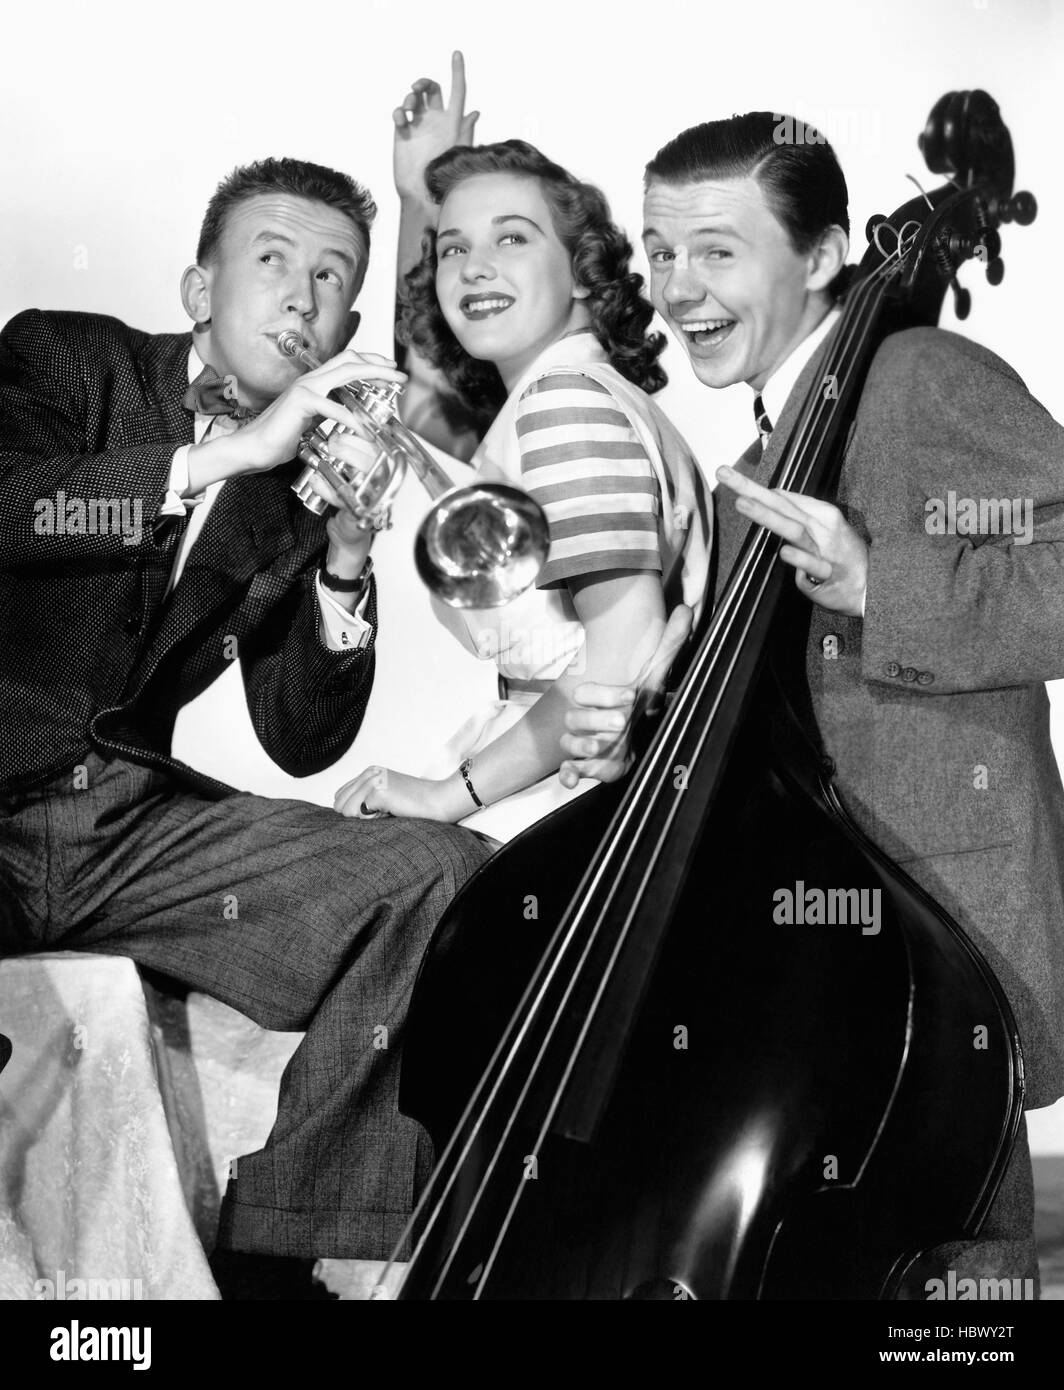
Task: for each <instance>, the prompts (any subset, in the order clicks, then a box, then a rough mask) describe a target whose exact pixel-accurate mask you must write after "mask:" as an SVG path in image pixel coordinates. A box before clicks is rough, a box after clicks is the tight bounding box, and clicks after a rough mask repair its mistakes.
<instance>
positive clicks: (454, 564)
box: [414, 483, 550, 608]
mask: <svg viewBox="0 0 1064 1390" xmlns="http://www.w3.org/2000/svg"><path fill="white" fill-rule="evenodd" d="M549 547H550V535H549V532H548V528H547V519H546V517H545V516H544V515H543V510H542V508H541V507H540V506H539V505H538V503H536V502H534V501H533V500H532V498H531V497H529V495H528V494H527V493H526V492H521V491H520V489H518V488H515V487H507V486H505V484H502V483H474V484H472V485H471V486H469V487H456V488H452V489H451V490H450V491H449V492H446V493H444V495H443V496H442V497H440V498H439V499H438V500H437V501H436V502H435V504H434V505H433V506H432V507H431V508H430V509H429V512H428V514H427V516H426V517H425V518H424V520H423V521H422V523H421V525H420V526H419V527H418V533H417V538H416V540H415V542H414V563H415V565H416V566H417V572H418V574H419V575H420V576H421V578H422V580H423V581H424V583H425V584H426V585H427V586H428V587H429V589H431V590H432V592H433V593H434V594H435V595H436V597H437V598H439V599H440V600H441V601H442V602H443V603H446V604H448V605H449V606H450V607H451V608H500V607H502V605H503V604H504V603H509V602H510V600H511V599H514V598H516V597H517V596H518V595H519V594H523V593H524V592H525V590H526V589H529V588H531V587H532V585H533V584H534V583H535V582H536V576H537V575H538V574H539V572H540V570H541V569H542V568H543V564H544V562H545V560H546V558H547V551H548V549H549Z"/></svg>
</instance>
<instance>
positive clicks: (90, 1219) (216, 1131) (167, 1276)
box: [0, 952, 300, 1299]
mask: <svg viewBox="0 0 1064 1390" xmlns="http://www.w3.org/2000/svg"><path fill="white" fill-rule="evenodd" d="M0 1032H2V1033H4V1034H6V1035H7V1036H8V1037H9V1038H10V1039H11V1042H12V1044H13V1052H12V1056H11V1060H10V1062H9V1063H8V1065H7V1067H6V1068H5V1070H4V1071H3V1072H2V1073H0V1299H27V1298H51V1297H60V1298H68V1299H70V1298H74V1299H78V1298H101V1297H110V1298H144V1299H216V1298H217V1297H218V1291H217V1288H216V1287H215V1284H214V1281H213V1280H212V1278H211V1274H210V1270H209V1268H208V1265H207V1257H206V1254H205V1250H209V1249H211V1248H212V1246H213V1243H214V1236H215V1231H216V1227H217V1218H218V1205H219V1201H220V1194H221V1192H223V1191H224V1189H225V1183H226V1179H227V1175H228V1171H229V1165H230V1162H231V1160H232V1159H233V1158H235V1157H237V1156H239V1155H240V1154H242V1153H251V1152H254V1151H255V1150H256V1149H258V1148H261V1146H262V1144H263V1142H264V1141H265V1139H266V1136H267V1135H268V1133H269V1130H270V1127H271V1126H272V1124H273V1120H274V1117H275V1115H276V1110H277V1093H278V1084H279V1081H280V1076H281V1072H282V1071H283V1069H284V1066H285V1063H286V1062H287V1060H288V1058H289V1057H290V1056H291V1054H292V1052H293V1051H294V1050H295V1048H296V1046H297V1045H298V1042H299V1038H300V1034H298V1033H268V1032H266V1031H264V1030H263V1029H261V1028H258V1027H256V1025H255V1024H253V1023H251V1021H250V1020H248V1019H246V1018H244V1017H243V1016H242V1015H241V1014H238V1013H236V1012H235V1011H234V1010H232V1009H229V1008H227V1007H226V1006H225V1005H224V1004H220V1003H218V1001H217V1000H213V999H209V998H207V997H206V996H205V995H198V994H194V993H193V994H190V995H189V996H188V999H187V1001H179V1000H175V999H172V998H170V997H168V996H163V995H161V994H158V993H156V991H154V990H153V989H151V988H150V986H148V985H146V984H145V983H144V982H142V980H141V978H140V975H139V973H138V971H137V968H136V966H135V965H134V963H133V962H132V961H131V960H128V959H126V958H124V957H121V956H92V955H83V954H80V953H73V952H58V953H55V954H50V955H36V956H23V957H19V958H17V959H11V960H5V961H3V962H0ZM90 1281H91V1282H90Z"/></svg>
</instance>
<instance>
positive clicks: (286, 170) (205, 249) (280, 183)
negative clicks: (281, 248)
mask: <svg viewBox="0 0 1064 1390" xmlns="http://www.w3.org/2000/svg"><path fill="white" fill-rule="evenodd" d="M261 193H289V194H291V195H292V196H293V197H296V198H306V199H307V200H308V201H310V202H314V203H324V204H325V205H326V206H327V207H331V208H336V209H337V210H338V211H339V212H342V213H343V214H344V216H345V217H346V218H347V219H348V221H349V222H350V223H351V225H352V226H353V227H354V228H355V230H356V231H357V232H358V235H359V237H360V238H361V240H362V242H363V243H364V245H365V249H366V257H367V258H368V257H369V232H370V227H372V225H373V219H374V218H375V217H376V216H377V205H376V203H375V202H374V201H373V199H372V198H371V197H370V194H369V191H368V190H367V189H365V188H363V186H362V185H361V184H360V183H356V182H355V180H354V179H353V178H351V177H350V175H348V174H341V173H339V172H338V171H337V170H336V169H327V168H326V167H325V166H324V165H323V164H311V163H309V162H308V161H307V160H305V159H259V160H256V161H255V163H254V164H244V165H242V166H241V167H240V168H238V169H234V170H233V172H232V173H231V174H227V175H226V177H225V178H224V179H222V181H221V183H220V184H219V185H218V187H217V188H216V189H215V191H214V196H213V197H212V198H211V200H210V202H209V203H208V204H207V212H206V214H205V215H204V218H203V225H202V226H201V227H200V234H199V244H198V246H197V247H196V263H197V264H198V265H206V264H207V262H208V261H210V259H211V258H212V256H213V255H214V254H215V252H216V251H217V249H218V243H219V241H220V240H221V237H222V232H223V231H224V230H225V219H226V217H227V216H228V214H229V212H230V211H231V210H232V209H233V208H234V207H236V206H237V205H238V204H239V203H243V202H245V201H246V200H247V199H248V198H254V197H257V196H258V195H259V194H261ZM364 269H365V265H363V270H364Z"/></svg>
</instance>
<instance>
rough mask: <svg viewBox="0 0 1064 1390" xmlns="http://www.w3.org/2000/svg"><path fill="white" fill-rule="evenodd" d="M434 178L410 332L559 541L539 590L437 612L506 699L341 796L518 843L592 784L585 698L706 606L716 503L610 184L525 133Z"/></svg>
mask: <svg viewBox="0 0 1064 1390" xmlns="http://www.w3.org/2000/svg"><path fill="white" fill-rule="evenodd" d="M425 181H426V185H427V187H428V190H429V193H430V195H431V197H432V199H433V201H434V202H435V203H436V204H438V206H439V222H438V231H437V232H436V233H434V234H430V235H429V236H428V238H427V239H426V242H425V246H424V252H423V256H422V260H421V263H420V265H418V266H417V267H416V268H415V269H414V271H413V272H411V274H410V275H409V276H408V277H407V282H406V287H407V292H406V302H405V308H404V312H403V331H404V333H405V336H406V338H407V340H408V341H409V342H410V343H411V344H412V345H413V346H414V347H415V348H416V349H417V350H418V352H420V353H421V355H422V356H423V357H424V358H426V359H427V360H428V361H429V362H430V363H431V364H432V365H433V366H435V367H437V368H439V369H440V370H441V371H442V372H443V373H444V375H445V377H446V378H447V381H448V383H449V385H450V386H451V388H452V389H453V390H454V391H456V392H457V393H458V394H459V396H460V397H461V399H462V402H463V404H464V405H465V406H466V407H467V408H468V409H469V410H470V411H471V412H473V413H474V414H475V415H477V416H479V418H480V421H481V426H482V428H485V427H486V428H487V432H486V434H485V435H484V438H483V440H482V442H481V444H480V447H479V448H478V449H477V452H476V454H475V455H474V457H473V460H472V463H473V467H474V468H475V469H476V470H477V473H478V475H479V476H480V477H482V478H484V479H485V480H488V481H499V482H506V483H510V484H511V485H514V486H517V487H521V488H523V489H524V490H525V491H527V492H529V493H530V494H531V495H532V496H533V497H534V498H535V499H536V500H537V501H538V502H539V503H540V505H541V506H542V507H543V509H544V511H545V513H546V515H547V520H548V522H549V525H550V533H551V534H550V540H551V544H550V552H549V554H548V558H547V562H546V565H545V566H544V569H543V571H542V573H541V574H540V576H539V579H538V581H537V585H536V587H535V588H534V589H533V590H531V591H530V592H528V593H526V594H524V595H522V596H521V597H520V598H518V599H515V600H513V601H512V602H511V603H509V604H507V605H506V606H505V607H503V608H498V609H493V610H490V611H478V612H470V611H469V610H465V611H461V612H460V611H457V610H454V609H451V608H447V607H445V606H444V605H442V604H437V605H436V611H437V613H438V615H439V617H440V619H441V621H443V622H444V623H445V624H446V626H447V627H448V628H449V629H450V630H451V631H452V632H453V633H454V635H455V636H456V637H457V638H458V639H459V640H460V641H461V642H462V643H463V644H464V645H465V646H466V647H467V648H468V649H469V650H470V651H472V652H473V653H474V654H476V655H477V656H480V657H482V658H485V659H494V660H495V662H496V664H497V666H498V669H499V675H500V699H499V700H497V701H493V702H492V703H491V704H490V706H488V708H486V709H484V710H480V711H477V712H475V713H474V714H473V715H472V717H471V718H470V719H468V720H467V721H466V723H465V724H464V725H463V726H462V728H461V729H460V730H459V731H458V733H457V734H456V735H455V737H454V738H453V739H452V740H451V741H450V742H449V744H448V745H447V748H446V749H445V750H444V751H443V753H442V754H441V757H440V759H439V761H438V763H437V764H436V765H435V766H434V767H433V768H432V769H430V772H431V773H432V775H431V776H426V777H410V776H406V775H403V774H400V773H396V772H391V771H387V770H383V769H367V770H366V772H364V773H362V774H361V775H360V776H359V777H357V778H355V779H354V780H353V781H352V782H350V783H348V784H347V785H346V786H345V787H344V788H342V789H341V791H340V792H339V793H338V794H337V800H336V804H337V807H338V809H340V810H342V811H344V812H345V814H348V815H355V814H365V812H366V811H369V812H380V811H388V812H390V813H391V814H393V815H410V816H426V817H430V818H434V819H440V820H452V821H457V820H461V821H462V823H463V824H464V825H468V826H470V827H472V828H475V829H480V830H484V831H486V832H487V833H489V834H491V835H493V836H495V837H496V838H497V839H508V838H510V837H511V836H512V835H513V834H516V833H517V832H518V831H519V830H521V829H524V828H525V827H526V826H527V825H529V824H532V823H533V822H534V821H536V820H538V819H540V817H542V816H543V815H546V814H547V813H548V812H549V811H551V810H554V809H555V808H556V807H557V806H559V805H561V804H562V803H563V802H564V801H566V800H568V799H569V798H570V797H572V796H574V795H579V794H580V793H581V791H586V790H588V789H589V787H590V786H591V785H593V784H592V783H591V781H590V780H587V779H585V780H584V781H583V782H582V783H581V784H580V785H579V786H578V787H576V788H574V789H572V790H567V789H565V788H563V787H562V785H561V783H560V782H559V780H558V777H557V772H558V768H559V766H560V764H561V762H562V758H563V754H562V750H561V747H560V744H559V740H560V738H561V735H562V734H563V733H564V732H565V716H566V713H567V711H568V710H569V708H570V704H571V696H572V691H573V690H574V689H575V687H576V686H577V685H579V684H580V683H581V682H583V681H586V680H595V681H611V680H615V679H618V678H621V673H622V672H626V673H627V676H628V678H633V677H634V676H635V675H636V673H637V672H638V670H639V668H640V667H641V666H642V665H643V663H644V662H645V661H646V660H647V658H648V657H649V656H650V655H651V653H652V652H653V651H654V648H655V647H656V645H657V643H658V639H659V638H660V635H661V632H662V629H663V627H664V624H665V618H666V615H667V613H668V611H669V610H670V609H671V608H672V607H673V606H674V605H675V604H676V603H677V602H680V601H681V600H682V601H684V602H686V603H688V604H691V605H692V606H694V607H695V608H697V607H698V605H699V603H700V600H701V596H702V591H703V588H704V585H705V578H706V570H707V557H708V550H709V533H710V524H711V523H710V508H709V503H708V499H707V495H706V491H705V488H704V485H703V483H702V479H701V476H700V474H699V472H698V468H697V465H696V462H695V459H694V457H693V455H692V454H691V451H690V449H689V448H688V446H687V444H686V443H685V442H684V440H683V439H682V438H681V437H680V435H679V434H678V433H677V432H676V430H675V429H674V428H673V426H672V425H671V424H670V423H669V421H668V420H667V419H666V417H665V416H664V414H663V413H662V412H661V411H660V410H659V409H658V408H657V406H656V405H654V403H653V402H652V401H651V399H650V397H649V395H648V394H647V393H648V392H652V391H657V390H659V389H660V388H661V387H662V386H663V385H664V384H665V374H664V372H663V371H662V369H661V367H660V366H659V364H658V361H657V359H658V356H659V354H660V353H661V351H662V347H663V345H664V344H663V340H662V338H661V335H660V334H653V333H648V332H647V329H648V326H649V324H650V320H651V317H652V312H653V311H652V309H651V306H650V304H649V303H648V302H647V301H646V300H645V299H644V298H643V296H642V294H641V289H642V279H641V277H640V276H638V275H636V274H634V273H632V271H631V268H630V258H631V254H632V248H631V246H630V244H629V242H628V240H627V239H626V237H625V236H624V234H623V233H622V232H621V231H620V229H619V228H618V227H617V226H616V225H615V224H614V223H613V221H612V220H611V217H610V211H609V207H608V206H607V204H606V200H605V198H604V197H603V196H602V194H601V193H600V192H599V190H598V189H596V188H594V187H592V186H591V185H589V184H585V183H581V182H579V181H578V180H577V179H575V178H574V177H573V176H572V175H571V174H569V173H567V172H566V171H565V170H564V169H562V168H560V167H559V166H558V165H556V164H554V163H552V162H551V161H550V160H548V159H547V158H546V157H545V156H544V155H542V154H541V153H540V152H539V151H538V150H536V149H535V148H534V147H533V146H531V145H528V144H526V143H524V142H523V141H519V140H509V141H505V142H503V143H501V144H497V145H485V146H478V147H468V146H459V147H456V148H454V149H452V150H449V151H448V152H447V153H446V154H444V155H441V156H439V157H438V158H436V159H434V160H433V161H432V162H431V163H430V164H429V165H428V168H427V170H426V173H425ZM482 808H486V809H482Z"/></svg>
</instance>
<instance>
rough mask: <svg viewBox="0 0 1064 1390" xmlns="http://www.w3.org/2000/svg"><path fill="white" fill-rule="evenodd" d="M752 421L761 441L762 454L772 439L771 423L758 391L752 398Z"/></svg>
mask: <svg viewBox="0 0 1064 1390" xmlns="http://www.w3.org/2000/svg"><path fill="white" fill-rule="evenodd" d="M754 419H755V420H756V421H757V433H758V435H759V436H760V439H761V452H762V453H764V452H765V450H766V449H767V448H768V441H769V439H770V438H771V437H772V421H771V420H770V419H769V418H768V414H767V412H766V410H765V402H764V401H763V400H762V399H761V392H760V391H759V392H758V393H757V395H756V396H755V397H754Z"/></svg>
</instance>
